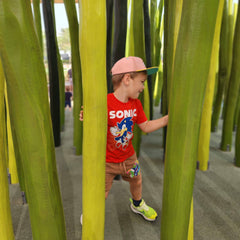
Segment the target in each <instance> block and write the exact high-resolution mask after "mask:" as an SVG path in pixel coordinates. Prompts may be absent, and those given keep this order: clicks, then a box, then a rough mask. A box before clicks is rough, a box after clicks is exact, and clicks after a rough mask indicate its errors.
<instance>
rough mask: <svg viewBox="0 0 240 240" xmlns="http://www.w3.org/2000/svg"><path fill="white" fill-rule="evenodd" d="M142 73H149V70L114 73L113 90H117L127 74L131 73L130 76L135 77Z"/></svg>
mask: <svg viewBox="0 0 240 240" xmlns="http://www.w3.org/2000/svg"><path fill="white" fill-rule="evenodd" d="M142 73H143V74H146V75H147V71H141V72H129V73H120V74H116V75H113V76H112V84H113V90H116V89H117V88H118V87H119V85H120V83H121V81H122V79H123V77H124V75H125V74H130V77H131V78H132V79H134V78H135V77H136V76H137V75H139V74H142Z"/></svg>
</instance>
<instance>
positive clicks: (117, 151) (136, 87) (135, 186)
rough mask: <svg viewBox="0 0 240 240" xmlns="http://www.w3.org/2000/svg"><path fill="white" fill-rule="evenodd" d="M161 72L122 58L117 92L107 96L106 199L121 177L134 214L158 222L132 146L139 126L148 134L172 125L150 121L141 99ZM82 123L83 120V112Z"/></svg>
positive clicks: (116, 72)
mask: <svg viewBox="0 0 240 240" xmlns="http://www.w3.org/2000/svg"><path fill="white" fill-rule="evenodd" d="M157 71H158V68H157V67H154V68H146V67H145V65H144V63H143V61H142V59H141V58H138V57H125V58H122V59H120V60H119V61H118V62H116V63H115V64H114V66H113V67H112V70H111V73H112V82H113V88H114V92H113V93H110V94H108V96H107V106H108V131H107V151H106V179H105V198H107V196H108V193H109V191H110V189H111V186H112V183H113V179H114V178H115V176H116V175H121V176H122V179H123V180H125V181H128V182H129V184H130V192H131V195H132V198H131V199H130V201H131V209H132V211H133V212H135V213H138V214H140V215H142V216H143V217H144V218H145V219H146V220H148V221H155V220H156V218H157V213H156V211H155V210H154V209H153V208H151V207H149V206H148V205H147V204H146V203H145V202H144V200H143V199H142V175H141V172H140V166H139V162H138V160H137V156H136V153H135V151H134V148H133V146H132V138H133V127H134V124H135V123H137V124H138V126H139V127H140V129H141V130H142V131H143V132H146V133H150V132H153V131H155V130H157V129H159V128H161V127H164V126H166V125H167V123H168V116H165V117H162V118H159V119H156V120H152V121H148V120H147V117H146V115H145V113H144V111H143V108H142V104H141V102H140V100H139V99H138V96H139V94H140V93H141V92H142V91H143V89H144V82H145V80H146V79H147V75H150V74H153V73H156V72H157ZM80 120H83V112H82V111H81V113H80Z"/></svg>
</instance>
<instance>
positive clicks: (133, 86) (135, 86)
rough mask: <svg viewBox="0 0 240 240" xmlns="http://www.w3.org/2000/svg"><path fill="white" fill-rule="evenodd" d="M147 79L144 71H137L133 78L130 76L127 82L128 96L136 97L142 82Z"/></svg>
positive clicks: (142, 84)
mask: <svg viewBox="0 0 240 240" xmlns="http://www.w3.org/2000/svg"><path fill="white" fill-rule="evenodd" d="M146 79H147V75H146V74H145V73H139V74H137V75H136V76H135V77H134V78H130V83H129V95H130V96H129V97H130V98H132V99H137V98H138V97H139V94H140V93H141V92H142V91H143V89H144V82H145V81H146Z"/></svg>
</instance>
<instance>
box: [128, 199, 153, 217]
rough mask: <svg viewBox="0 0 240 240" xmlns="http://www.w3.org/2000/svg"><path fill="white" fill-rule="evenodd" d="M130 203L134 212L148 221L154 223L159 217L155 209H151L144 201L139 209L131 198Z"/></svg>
mask: <svg viewBox="0 0 240 240" xmlns="http://www.w3.org/2000/svg"><path fill="white" fill-rule="evenodd" d="M130 202H131V209H132V211H133V212H135V213H137V214H140V215H142V216H143V217H144V218H145V219H146V220H147V221H151V222H153V221H155V220H156V218H157V216H158V215H157V213H156V211H155V210H154V209H153V208H151V207H149V206H148V205H147V204H146V203H145V201H144V200H143V199H142V201H141V203H140V205H139V206H138V207H136V206H134V204H133V200H132V199H131V198H130Z"/></svg>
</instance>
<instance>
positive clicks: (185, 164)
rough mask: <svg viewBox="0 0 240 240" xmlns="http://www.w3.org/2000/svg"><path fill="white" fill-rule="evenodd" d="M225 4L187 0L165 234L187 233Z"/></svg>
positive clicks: (176, 76) (171, 129)
mask: <svg viewBox="0 0 240 240" xmlns="http://www.w3.org/2000/svg"><path fill="white" fill-rule="evenodd" d="M222 9H223V0H221V1H219V0H213V1H211V2H210V1H208V0H195V1H191V0H183V6H182V16H181V22H180V27H179V33H178V40H177V45H176V51H175V60H174V64H173V68H172V69H173V78H172V83H171V89H170V98H169V109H170V110H169V122H168V133H167V145H166V157H165V170H164V186H163V205H162V218H161V240H186V239H187V237H188V228H189V216H190V210H191V201H192V194H193V185H194V178H195V170H196V162H197V151H198V140H199V128H200V120H201V112H202V106H203V98H204V92H205V87H206V83H207V78H208V74H209V67H210V60H211V54H212V47H213V43H214V41H213V40H214V34H215V27H216V23H217V22H218V19H219V18H220V14H221V13H222ZM190 29H191V31H189V30H190Z"/></svg>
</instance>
